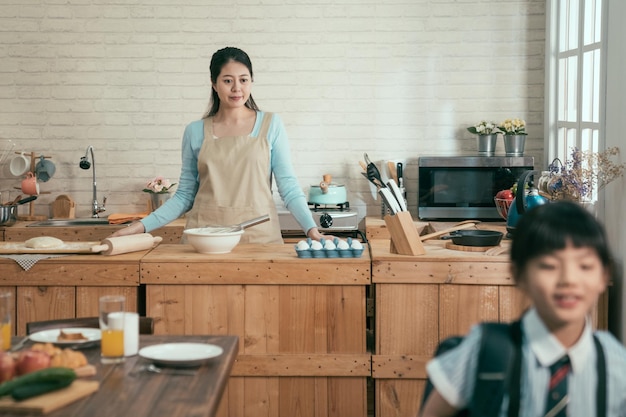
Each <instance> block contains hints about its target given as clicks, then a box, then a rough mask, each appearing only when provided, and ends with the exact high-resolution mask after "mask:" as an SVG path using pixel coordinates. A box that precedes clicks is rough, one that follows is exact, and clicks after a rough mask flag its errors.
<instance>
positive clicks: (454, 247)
mask: <svg viewBox="0 0 626 417" xmlns="http://www.w3.org/2000/svg"><path fill="white" fill-rule="evenodd" d="M446 248H447V249H452V250H460V251H463V252H485V251H486V250H487V249H491V248H495V246H467V245H455V244H454V243H452V242H446Z"/></svg>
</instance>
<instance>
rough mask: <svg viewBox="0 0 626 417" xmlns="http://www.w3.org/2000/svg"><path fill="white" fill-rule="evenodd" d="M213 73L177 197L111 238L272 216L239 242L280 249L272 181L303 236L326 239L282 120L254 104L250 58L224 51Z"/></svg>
mask: <svg viewBox="0 0 626 417" xmlns="http://www.w3.org/2000/svg"><path fill="white" fill-rule="evenodd" d="M210 70H211V86H212V91H211V101H210V103H209V110H208V112H207V113H206V114H205V116H204V117H203V118H202V119H201V120H198V121H195V122H192V123H190V124H189V125H187V127H186V128H185V133H184V136H183V145H182V170H181V174H180V181H179V184H178V188H177V190H176V193H175V194H174V196H173V197H172V198H171V199H169V200H168V201H167V202H166V203H165V204H163V205H162V206H161V207H159V208H158V209H157V210H156V211H154V212H153V213H151V214H150V215H149V216H147V217H146V218H144V219H142V220H141V221H139V222H136V223H133V224H131V225H129V227H127V228H124V229H121V230H119V231H117V232H116V233H114V234H113V236H123V235H129V234H135V233H143V232H150V231H152V230H154V229H157V228H159V227H161V226H164V225H166V224H168V223H170V222H171V221H173V220H175V219H177V218H178V217H180V216H181V215H182V214H184V213H187V212H188V213H187V216H186V217H187V225H186V228H194V227H202V226H205V225H207V224H222V225H230V224H236V223H240V222H242V221H245V220H249V219H252V218H255V217H258V216H262V215H264V214H269V215H270V221H269V222H266V223H262V224H259V225H257V226H254V227H251V228H249V229H246V232H245V233H244V235H243V236H242V240H241V241H242V242H247V243H282V237H281V233H280V225H279V223H278V215H277V213H276V207H275V204H274V200H273V197H272V190H271V187H272V175H273V177H274V179H275V180H276V185H277V186H278V192H279V194H280V196H281V198H282V200H283V202H284V203H285V206H286V207H287V209H288V210H289V211H290V212H291V213H292V214H293V215H294V217H295V218H296V220H297V221H298V223H299V224H300V226H301V227H302V230H303V231H305V232H306V234H307V236H308V237H310V238H312V239H315V240H320V239H321V238H322V235H321V233H320V232H319V230H318V229H317V227H316V224H315V221H314V220H313V216H312V215H311V211H310V210H309V207H308V204H307V201H306V197H305V195H304V193H303V192H302V189H301V188H300V186H299V184H298V182H297V179H296V177H295V175H294V172H293V167H292V165H291V157H290V154H289V152H290V151H289V143H288V139H287V134H286V131H285V128H284V126H283V124H282V121H281V120H280V118H279V117H278V116H277V115H273V114H271V113H265V112H262V111H260V110H259V108H258V107H257V105H256V103H255V102H254V99H253V98H252V95H251V87H252V81H253V73H252V63H251V62H250V58H249V57H248V55H247V54H246V53H245V52H244V51H242V50H241V49H238V48H232V47H227V48H224V49H220V50H219V51H217V52H215V54H213V57H212V58H211V66H210Z"/></svg>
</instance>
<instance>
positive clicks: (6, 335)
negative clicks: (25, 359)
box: [0, 292, 13, 350]
mask: <svg viewBox="0 0 626 417" xmlns="http://www.w3.org/2000/svg"><path fill="white" fill-rule="evenodd" d="M12 315H13V294H11V293H10V292H4V293H0V350H9V349H11V316H12Z"/></svg>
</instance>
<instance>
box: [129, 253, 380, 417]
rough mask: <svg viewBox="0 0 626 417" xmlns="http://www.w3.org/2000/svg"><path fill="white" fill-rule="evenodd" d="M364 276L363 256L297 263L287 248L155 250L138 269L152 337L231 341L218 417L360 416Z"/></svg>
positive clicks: (364, 373)
mask: <svg viewBox="0 0 626 417" xmlns="http://www.w3.org/2000/svg"><path fill="white" fill-rule="evenodd" d="M370 273H371V271H370V259H369V256H368V255H367V251H366V252H364V254H363V256H362V257H361V258H356V259H355V258H337V259H299V258H297V257H296V254H295V251H294V249H293V246H291V245H239V246H237V247H236V248H235V249H234V250H233V252H231V253H229V254H223V255H205V254H198V253H196V252H195V251H194V250H193V248H192V247H191V246H189V245H160V246H159V247H157V248H156V249H154V250H153V251H152V252H151V253H149V254H147V255H146V256H145V257H144V258H143V259H142V262H141V282H142V284H145V285H146V308H147V315H149V316H151V317H153V318H154V320H155V332H156V333H157V334H169V333H172V334H174V333H177V334H181V333H182V334H218V335H225V334H231V335H238V336H239V338H240V344H239V354H238V357H237V361H236V362H235V365H234V367H233V371H232V374H231V378H230V381H229V385H228V388H227V390H226V392H225V394H224V397H223V399H222V403H221V405H220V409H219V413H218V416H220V417H223V416H233V417H235V416H244V415H272V416H278V417H280V416H283V417H291V416H296V415H298V416H311V417H316V416H328V417H331V416H336V417H351V416H354V417H364V416H366V415H367V378H368V377H369V376H370V374H371V370H370V361H371V354H370V353H368V352H367V349H366V342H365V334H366V323H365V321H366V312H365V304H366V303H365V298H366V296H365V291H366V286H367V285H369V284H370Z"/></svg>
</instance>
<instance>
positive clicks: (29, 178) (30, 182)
mask: <svg viewBox="0 0 626 417" xmlns="http://www.w3.org/2000/svg"><path fill="white" fill-rule="evenodd" d="M22 193H24V194H28V195H39V183H38V182H37V177H35V174H33V173H32V172H29V173H28V174H26V178H24V179H23V180H22Z"/></svg>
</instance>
